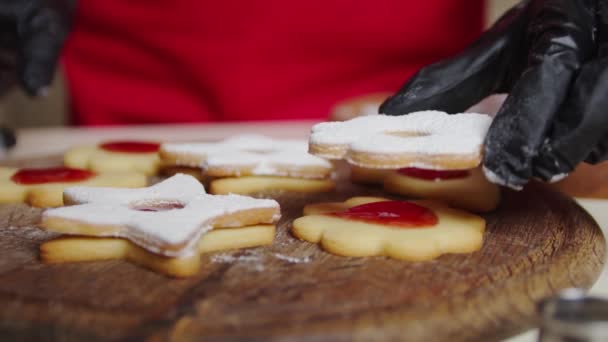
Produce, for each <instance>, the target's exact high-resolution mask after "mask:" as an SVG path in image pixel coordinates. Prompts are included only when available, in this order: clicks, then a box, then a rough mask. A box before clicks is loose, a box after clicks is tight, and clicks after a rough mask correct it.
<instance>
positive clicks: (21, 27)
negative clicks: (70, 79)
mask: <svg viewBox="0 0 608 342" xmlns="http://www.w3.org/2000/svg"><path fill="white" fill-rule="evenodd" d="M39 1H40V0H38V1H34V0H30V1H29V6H25V7H22V8H21V11H20V13H19V15H18V17H17V18H18V19H17V20H18V21H17V35H18V38H19V39H18V41H19V46H18V49H19V55H20V58H19V60H20V63H19V65H18V77H19V80H20V82H21V83H22V86H23V87H24V89H25V90H26V91H27V92H28V93H29V94H30V95H41V93H43V92H44V91H45V88H46V87H47V86H48V85H49V84H50V83H51V81H52V79H53V75H54V72H55V66H56V64H57V60H58V58H59V53H60V49H61V46H62V44H63V41H64V39H65V35H66V28H65V27H64V26H63V21H62V18H61V17H60V16H59V14H58V13H57V12H56V11H54V10H52V9H51V8H49V7H47V6H41V5H40V3H39Z"/></svg>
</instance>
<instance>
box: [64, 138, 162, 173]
mask: <svg viewBox="0 0 608 342" xmlns="http://www.w3.org/2000/svg"><path fill="white" fill-rule="evenodd" d="M159 148H160V144H159V143H157V142H150V141H135V140H124V141H107V142H104V143H100V144H98V145H89V146H77V147H73V148H71V149H69V150H68V151H67V152H66V153H65V154H64V156H63V161H64V164H65V165H66V166H68V167H75V168H81V169H88V170H92V171H96V172H108V171H130V172H140V173H143V174H145V175H147V176H152V175H155V174H157V173H158V169H159V164H160V158H159V156H158V150H159Z"/></svg>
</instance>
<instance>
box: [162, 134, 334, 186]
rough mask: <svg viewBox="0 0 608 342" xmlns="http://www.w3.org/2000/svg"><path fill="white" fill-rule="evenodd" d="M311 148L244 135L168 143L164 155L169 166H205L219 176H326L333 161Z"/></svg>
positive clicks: (295, 141) (300, 142) (300, 141)
mask: <svg viewBox="0 0 608 342" xmlns="http://www.w3.org/2000/svg"><path fill="white" fill-rule="evenodd" d="M307 150H308V145H307V142H306V141H304V140H291V139H272V138H269V137H265V136H260V135H240V136H235V137H232V138H228V139H226V140H223V141H220V142H216V143H166V144H163V145H162V147H161V158H162V159H163V162H165V163H166V164H169V165H181V166H192V167H201V168H202V169H204V170H205V172H206V173H207V174H208V175H210V176H216V177H226V176H244V175H257V176H290V177H301V178H324V177H326V176H327V175H328V174H329V173H330V172H331V170H332V165H331V163H329V162H328V161H326V160H324V159H322V158H319V157H316V156H313V155H311V154H309V153H308V152H307Z"/></svg>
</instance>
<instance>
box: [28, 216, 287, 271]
mask: <svg viewBox="0 0 608 342" xmlns="http://www.w3.org/2000/svg"><path fill="white" fill-rule="evenodd" d="M274 237H275V226H274V225H255V226H248V227H238V228H227V229H214V230H212V231H210V232H208V233H206V234H204V235H203V236H202V237H201V238H200V240H199V242H198V245H197V246H196V248H195V250H194V252H193V253H191V254H189V255H185V256H182V257H177V258H172V257H166V256H162V255H158V254H155V253H151V252H149V251H147V250H146V249H144V248H141V247H138V246H137V245H135V244H133V243H132V242H129V241H128V240H126V239H119V238H94V237H60V238H57V239H53V240H50V241H46V242H44V243H43V244H42V245H40V259H41V260H42V261H43V262H44V263H49V264H57V263H68V262H86V261H100V260H113V259H122V260H127V261H130V262H133V263H135V264H138V265H141V266H143V267H146V268H149V269H152V270H154V271H156V272H159V273H163V274H166V275H168V276H172V277H180V278H181V277H189V276H193V275H195V274H196V273H197V272H198V271H199V270H200V267H201V260H200V259H201V258H200V256H201V254H204V253H210V252H215V251H221V250H228V249H240V248H249V247H258V246H265V245H270V244H272V242H273V241H274Z"/></svg>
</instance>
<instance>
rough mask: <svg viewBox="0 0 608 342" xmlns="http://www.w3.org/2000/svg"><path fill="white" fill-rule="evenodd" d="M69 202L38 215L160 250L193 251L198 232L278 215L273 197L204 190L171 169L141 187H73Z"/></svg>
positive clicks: (51, 225)
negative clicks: (171, 173)
mask: <svg viewBox="0 0 608 342" xmlns="http://www.w3.org/2000/svg"><path fill="white" fill-rule="evenodd" d="M64 197H65V201H66V203H70V204H75V205H72V206H68V207H62V208H56V209H49V210H47V211H45V212H44V213H43V215H42V222H41V226H42V227H43V228H45V229H47V230H50V231H54V232H58V233H64V234H70V235H83V236H96V237H120V238H125V239H128V240H129V241H131V242H132V243H134V244H136V245H138V246H139V247H141V248H143V249H145V250H147V251H149V252H152V253H156V254H160V255H164V256H169V257H180V256H186V255H189V254H193V253H195V250H196V245H197V244H198V242H199V240H200V238H201V236H202V235H203V234H205V233H206V232H207V231H209V230H211V229H212V228H214V227H243V226H248V225H255V224H270V223H274V222H275V221H276V220H278V218H279V216H280V213H279V204H278V203H277V202H276V201H274V200H267V199H255V198H251V197H245V196H238V195H226V196H214V195H208V194H206V193H205V190H204V188H203V186H202V185H201V184H200V183H199V182H198V181H197V180H196V179H195V178H193V177H190V176H186V175H176V176H173V177H171V178H169V179H167V180H165V181H163V182H161V183H158V184H156V185H154V186H151V187H148V188H143V189H113V188H90V187H73V188H68V189H66V190H65V192H64Z"/></svg>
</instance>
